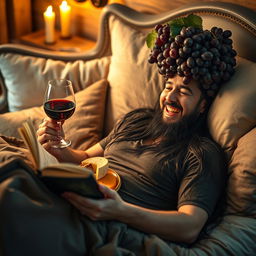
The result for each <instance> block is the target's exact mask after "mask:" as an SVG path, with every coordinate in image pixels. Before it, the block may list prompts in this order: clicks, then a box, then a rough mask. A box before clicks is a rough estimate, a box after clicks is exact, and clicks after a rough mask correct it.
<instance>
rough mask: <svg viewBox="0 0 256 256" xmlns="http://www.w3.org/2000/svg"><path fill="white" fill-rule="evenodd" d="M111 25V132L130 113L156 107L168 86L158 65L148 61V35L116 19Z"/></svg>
mask: <svg viewBox="0 0 256 256" xmlns="http://www.w3.org/2000/svg"><path fill="white" fill-rule="evenodd" d="M109 22H110V24H109V26H110V34H111V51H112V56H111V64H110V67H109V74H108V81H109V84H110V91H109V98H108V102H109V103H108V116H107V117H108V119H107V121H108V123H107V130H108V131H109V130H110V129H111V127H112V126H113V123H114V122H115V121H116V120H117V119H118V118H119V117H120V116H122V115H123V114H125V113H127V112H129V111H130V110H132V109H135V108H139V107H152V106H154V105H155V103H156V101H157V100H158V97H159V94H160V92H161V90H162V88H163V85H164V79H163V77H162V76H161V75H160V74H159V73H158V70H157V67H156V65H151V64H149V63H148V61H147V60H148V56H149V53H150V50H149V49H148V48H147V46H146V43H145V42H146V35H147V33H146V32H140V31H137V30H135V29H133V28H132V27H130V26H128V25H126V24H125V23H124V22H122V21H121V20H120V19H118V18H117V17H114V16H111V17H110V20H109Z"/></svg>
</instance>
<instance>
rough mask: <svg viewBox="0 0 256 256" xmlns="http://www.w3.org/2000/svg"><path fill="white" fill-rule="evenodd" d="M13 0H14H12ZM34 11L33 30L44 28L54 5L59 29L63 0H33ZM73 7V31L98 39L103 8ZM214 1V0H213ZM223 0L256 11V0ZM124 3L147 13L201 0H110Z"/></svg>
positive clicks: (89, 6) (85, 5)
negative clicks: (60, 6) (47, 14)
mask: <svg viewBox="0 0 256 256" xmlns="http://www.w3.org/2000/svg"><path fill="white" fill-rule="evenodd" d="M12 1H13V0H12ZM31 1H32V12H33V24H34V27H33V30H39V29H42V28H44V21H43V12H44V11H45V10H46V8H47V6H48V5H52V6H53V9H54V11H55V13H56V28H57V29H59V27H60V25H59V5H60V4H61V2H62V0H54V1H53V0H31ZM67 1H68V3H69V5H71V7H72V20H73V22H72V25H73V27H72V31H73V34H75V35H80V36H84V37H87V38H89V39H92V40H96V38H97V32H98V23H99V17H100V13H101V9H97V8H95V7H93V6H92V4H91V3H90V1H89V0H87V1H86V2H85V3H77V2H76V1H74V0H67ZM209 1H211V0H201V2H209ZM212 1H214V0H212ZM219 1H222V2H231V3H237V4H240V5H243V6H246V7H249V8H251V9H254V10H255V11H256V1H255V0H247V1H244V0H225V1H223V0H219ZM112 2H119V3H123V4H125V5H127V6H129V7H131V8H134V9H135V10H137V11H141V12H145V13H152V14H153V13H161V12H165V11H168V10H172V9H175V8H179V7H182V6H183V5H184V4H187V3H196V2H200V1H199V0H109V3H112Z"/></svg>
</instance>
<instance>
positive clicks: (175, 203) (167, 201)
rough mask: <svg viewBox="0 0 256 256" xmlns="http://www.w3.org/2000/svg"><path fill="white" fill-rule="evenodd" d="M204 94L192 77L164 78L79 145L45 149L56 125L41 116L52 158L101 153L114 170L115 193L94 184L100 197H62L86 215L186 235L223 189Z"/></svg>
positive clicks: (186, 239)
mask: <svg viewBox="0 0 256 256" xmlns="http://www.w3.org/2000/svg"><path fill="white" fill-rule="evenodd" d="M206 108H207V101H206V99H205V98H204V96H203V94H202V92H201V90H200V89H199V86H198V83H197V82H196V81H194V80H193V81H191V82H190V83H189V85H187V84H184V83H183V78H182V77H180V76H178V75H177V76H175V77H173V78H169V79H168V80H167V81H166V84H165V88H164V89H163V91H162V93H161V95H160V98H159V102H158V104H157V105H156V107H155V109H137V110H134V111H132V112H130V113H128V114H127V115H126V116H125V117H124V118H123V119H122V120H120V121H119V122H118V123H117V125H116V126H115V128H114V129H113V131H112V132H111V133H110V134H109V135H108V136H107V137H106V138H105V139H103V140H102V141H100V142H99V143H98V144H96V145H94V146H93V147H91V148H89V149H88V150H86V151H78V150H73V149H71V148H66V149H53V148H52V145H54V144H55V141H57V142H58V136H57V130H56V128H55V127H56V125H55V122H54V121H53V120H50V119H45V121H44V123H42V125H41V126H40V128H39V130H38V132H37V133H38V136H39V137H38V138H39V141H40V142H41V144H42V145H43V146H44V147H45V149H47V150H48V151H49V152H50V153H52V154H54V155H55V156H56V157H57V158H58V159H59V160H60V161H65V162H67V161H69V162H75V163H78V164H79V163H80V162H81V161H82V160H84V159H86V158H88V157H96V156H104V157H106V158H107V159H108V161H109V165H110V168H112V169H114V170H116V171H117V172H118V174H119V175H120V177H121V180H122V186H121V188H120V189H119V191H118V193H117V192H116V191H113V190H111V189H109V188H107V187H105V186H100V189H101V191H102V192H103V194H104V195H105V199H103V200H98V199H97V200H93V199H89V198H84V197H82V196H80V195H77V194H75V193H71V192H66V193H64V194H63V197H64V198H66V199H67V200H68V201H69V202H70V203H71V204H73V205H74V206H75V207H76V208H77V209H79V211H80V212H81V214H84V215H87V216H88V217H89V218H91V219H92V220H118V221H121V222H124V223H126V224H129V225H130V226H132V227H135V228H137V229H139V230H141V231H143V232H148V233H152V234H156V235H158V236H160V237H161V238H164V239H167V240H171V241H176V242H183V243H192V242H194V241H195V240H196V239H197V237H198V235H199V233H200V231H201V230H202V228H203V227H204V225H205V224H206V223H207V220H209V219H211V218H212V217H213V216H214V209H215V207H216V205H217V202H218V200H219V198H220V195H221V194H222V192H223V188H224V184H225V169H224V159H223V155H222V152H221V151H220V149H219V148H218V147H217V145H215V144H214V143H213V142H212V141H211V140H210V139H209V138H207V137H206V136H207V134H205V132H206V130H205V119H206V118H205V117H206V113H207V111H206Z"/></svg>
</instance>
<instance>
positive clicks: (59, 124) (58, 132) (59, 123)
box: [57, 121, 62, 140]
mask: <svg viewBox="0 0 256 256" xmlns="http://www.w3.org/2000/svg"><path fill="white" fill-rule="evenodd" d="M57 124H58V126H59V127H58V131H57V135H58V137H59V139H60V140H61V139H62V136H61V128H62V123H61V121H57Z"/></svg>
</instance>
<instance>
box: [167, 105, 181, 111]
mask: <svg viewBox="0 0 256 256" xmlns="http://www.w3.org/2000/svg"><path fill="white" fill-rule="evenodd" d="M166 109H167V111H168V112H173V113H179V112H180V110H179V109H178V108H175V107H171V106H168V105H167V106H166Z"/></svg>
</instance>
